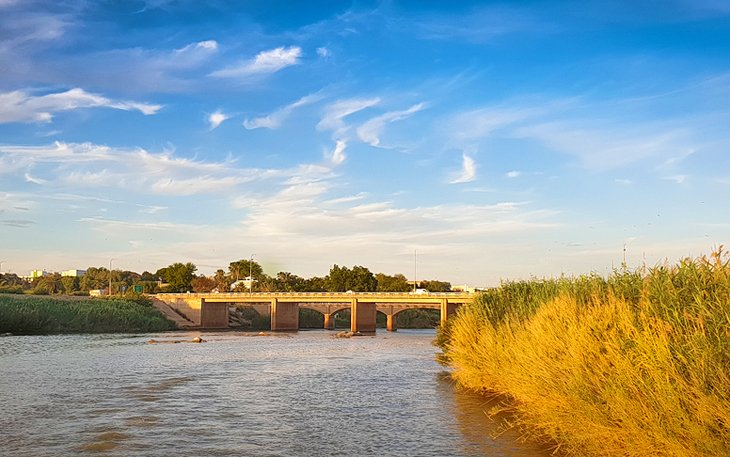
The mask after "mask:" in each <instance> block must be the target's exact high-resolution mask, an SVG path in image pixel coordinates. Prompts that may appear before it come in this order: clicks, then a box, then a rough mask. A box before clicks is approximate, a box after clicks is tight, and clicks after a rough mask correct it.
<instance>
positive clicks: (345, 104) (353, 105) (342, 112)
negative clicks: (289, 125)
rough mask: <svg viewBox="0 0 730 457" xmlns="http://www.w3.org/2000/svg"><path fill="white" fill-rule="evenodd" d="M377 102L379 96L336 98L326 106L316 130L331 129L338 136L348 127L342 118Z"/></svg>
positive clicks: (378, 101)
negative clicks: (336, 99)
mask: <svg viewBox="0 0 730 457" xmlns="http://www.w3.org/2000/svg"><path fill="white" fill-rule="evenodd" d="M379 103H380V98H379V97H374V98H349V99H345V100H338V101H336V102H335V103H332V104H330V105H329V106H327V108H326V109H325V113H324V116H323V117H322V119H321V120H320V121H319V123H318V124H317V130H320V131H322V130H332V131H333V132H335V135H337V136H339V135H341V134H343V133H344V132H345V131H346V130H347V129H348V128H349V127H348V126H346V125H345V123H344V121H343V119H344V118H346V117H347V116H350V115H352V114H355V113H357V112H358V111H362V110H364V109H366V108H370V107H372V106H376V105H377V104H379Z"/></svg>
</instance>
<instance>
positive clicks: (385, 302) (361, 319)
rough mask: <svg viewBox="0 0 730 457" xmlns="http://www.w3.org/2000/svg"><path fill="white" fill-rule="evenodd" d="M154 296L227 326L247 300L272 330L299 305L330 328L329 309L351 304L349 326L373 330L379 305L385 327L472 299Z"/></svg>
mask: <svg viewBox="0 0 730 457" xmlns="http://www.w3.org/2000/svg"><path fill="white" fill-rule="evenodd" d="M155 297H156V298H157V299H158V300H161V301H163V302H165V303H166V304H167V305H169V306H170V307H171V308H173V309H174V310H176V311H177V312H179V313H180V314H182V315H184V316H185V317H187V319H189V320H190V321H192V322H194V323H195V324H197V325H199V326H201V327H204V328H227V327H228V307H229V306H230V305H233V304H236V303H246V304H249V305H251V306H252V307H253V308H255V309H256V311H257V312H258V313H259V314H261V315H266V314H270V316H271V330H297V329H298V328H299V308H307V309H311V310H314V311H317V312H320V313H322V314H323V315H324V328H326V329H332V328H334V319H333V315H334V314H335V313H337V312H339V311H343V310H345V309H349V310H350V316H351V317H350V330H352V331H353V332H374V331H375V317H376V315H377V313H378V311H380V312H382V313H383V314H385V315H386V316H387V319H388V322H387V328H388V331H393V330H396V328H395V315H396V314H398V313H400V312H401V311H405V310H407V309H424V308H425V309H438V310H440V311H441V323H442V324H443V323H444V322H446V319H447V318H448V317H449V316H450V315H451V314H453V313H454V311H456V308H457V307H458V306H460V305H463V304H465V303H468V302H470V301H471V299H472V297H473V295H472V294H468V293H456V292H447V293H404V292H256V293H248V292H237V293H204V294H191V293H186V294H157V295H156V296H155Z"/></svg>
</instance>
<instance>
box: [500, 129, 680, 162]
mask: <svg viewBox="0 0 730 457" xmlns="http://www.w3.org/2000/svg"><path fill="white" fill-rule="evenodd" d="M514 134H515V135H517V136H522V137H528V138H533V139H535V140H538V141H540V142H542V143H544V144H546V145H547V146H548V147H550V148H551V149H554V150H555V151H558V152H561V153H564V154H569V155H572V156H574V157H576V158H578V160H579V161H580V163H581V165H583V166H585V167H586V168H591V169H596V170H609V169H615V168H620V167H625V166H628V165H630V164H633V163H636V162H639V161H642V160H646V159H653V160H657V159H659V160H662V161H664V160H663V158H665V157H667V156H670V157H674V156H679V155H682V154H683V153H685V152H686V151H687V150H691V149H693V143H692V141H691V134H690V132H689V130H688V129H686V128H682V127H678V126H669V125H665V126H662V125H625V124H623V123H618V124H617V123H615V122H614V123H611V122H608V121H607V122H602V123H601V125H592V124H586V123H585V122H580V121H569V120H566V121H559V122H547V123H536V124H533V125H529V126H523V127H519V128H517V129H515V132H514Z"/></svg>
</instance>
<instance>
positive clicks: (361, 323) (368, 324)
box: [350, 298, 378, 333]
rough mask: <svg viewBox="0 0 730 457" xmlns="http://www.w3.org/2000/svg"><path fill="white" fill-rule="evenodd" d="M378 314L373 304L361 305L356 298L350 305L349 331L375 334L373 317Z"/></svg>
mask: <svg viewBox="0 0 730 457" xmlns="http://www.w3.org/2000/svg"><path fill="white" fill-rule="evenodd" d="M377 314H378V310H377V308H376V305H375V303H361V302H359V301H358V299H357V298H353V299H352V304H351V305H350V330H351V331H353V332H361V333H375V317H376V316H377Z"/></svg>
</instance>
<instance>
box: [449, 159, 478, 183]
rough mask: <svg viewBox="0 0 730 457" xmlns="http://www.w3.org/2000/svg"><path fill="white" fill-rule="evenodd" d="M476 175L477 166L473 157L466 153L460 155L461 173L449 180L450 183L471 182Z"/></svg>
mask: <svg viewBox="0 0 730 457" xmlns="http://www.w3.org/2000/svg"><path fill="white" fill-rule="evenodd" d="M476 177H477V166H476V163H475V162H474V159H473V158H471V157H469V156H468V155H466V154H462V156H461V173H459V176H457V177H456V178H454V179H453V180H451V181H450V184H464V183H467V182H472V181H474V180H475V179H476Z"/></svg>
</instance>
